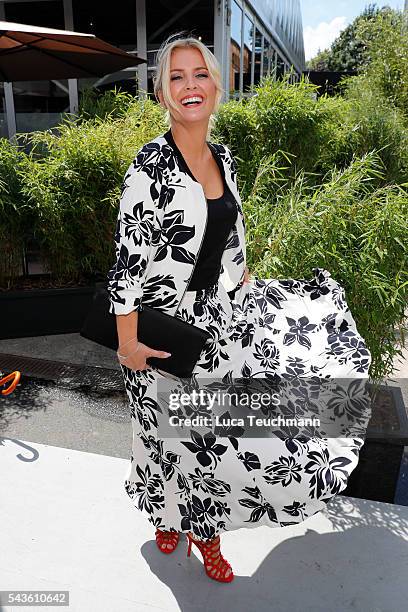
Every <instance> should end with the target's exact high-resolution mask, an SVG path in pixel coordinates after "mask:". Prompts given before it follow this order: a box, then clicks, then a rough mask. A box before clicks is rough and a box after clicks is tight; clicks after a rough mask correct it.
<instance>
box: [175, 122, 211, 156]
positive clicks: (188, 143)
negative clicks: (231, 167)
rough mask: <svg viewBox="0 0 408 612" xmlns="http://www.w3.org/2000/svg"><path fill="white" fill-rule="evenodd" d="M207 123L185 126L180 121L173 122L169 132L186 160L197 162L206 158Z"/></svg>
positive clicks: (207, 150) (207, 151)
mask: <svg viewBox="0 0 408 612" xmlns="http://www.w3.org/2000/svg"><path fill="white" fill-rule="evenodd" d="M207 129H208V125H204V126H203V125H196V126H190V127H188V128H186V127H185V126H184V125H182V124H180V123H173V124H172V126H171V133H172V135H173V139H174V142H175V143H176V145H177V147H178V148H179V149H180V151H181V153H182V155H183V157H184V158H185V159H186V161H191V162H194V163H197V164H199V163H200V162H204V161H205V160H206V159H208V153H209V149H208V145H207Z"/></svg>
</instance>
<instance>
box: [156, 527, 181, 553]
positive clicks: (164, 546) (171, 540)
mask: <svg viewBox="0 0 408 612" xmlns="http://www.w3.org/2000/svg"><path fill="white" fill-rule="evenodd" d="M179 539H180V534H179V532H178V531H161V529H156V544H157V547H158V549H159V550H160V551H161V552H162V553H165V554H166V555H168V554H170V553H172V552H173V551H174V550H176V547H177V544H178V542H179Z"/></svg>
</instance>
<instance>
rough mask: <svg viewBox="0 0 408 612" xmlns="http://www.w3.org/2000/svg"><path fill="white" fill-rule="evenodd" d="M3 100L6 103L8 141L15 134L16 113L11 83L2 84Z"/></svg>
mask: <svg viewBox="0 0 408 612" xmlns="http://www.w3.org/2000/svg"><path fill="white" fill-rule="evenodd" d="M4 99H5V103H6V118H7V129H8V137H9V140H12V139H14V136H15V135H16V132H17V125H16V112H15V108H14V94H13V83H7V82H4Z"/></svg>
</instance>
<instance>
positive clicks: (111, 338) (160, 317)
mask: <svg viewBox="0 0 408 612" xmlns="http://www.w3.org/2000/svg"><path fill="white" fill-rule="evenodd" d="M109 307H110V300H109V292H108V290H107V288H106V286H100V287H97V289H96V291H95V294H94V297H93V304H92V307H91V310H90V311H89V313H88V315H87V317H86V319H85V322H84V323H83V325H82V329H81V331H80V335H81V336H83V337H84V338H87V339H88V340H92V341H93V342H96V343H97V344H101V345H102V346H106V347H108V348H110V349H112V350H114V351H117V350H118V346H119V340H118V334H117V328H116V315H115V314H113V313H111V312H109ZM135 332H136V330H135ZM137 337H138V340H140V342H143V344H146V345H147V346H149V347H150V348H152V349H155V350H159V351H166V352H168V353H171V356H170V357H165V358H164V359H160V358H159V357H148V359H147V360H146V362H147V363H148V364H149V365H150V366H152V367H154V368H157V369H158V370H163V372H168V373H169V374H172V375H174V376H178V377H180V378H188V377H190V376H191V374H192V371H193V370H194V366H195V364H196V363H197V361H198V358H199V356H200V353H201V351H202V350H203V348H204V344H205V343H206V341H207V340H208V339H209V338H210V337H211V336H210V334H209V333H208V332H206V331H204V330H203V329H200V328H199V327H196V326H195V325H190V324H189V323H186V322H185V321H182V320H181V319H178V318H176V317H173V316H172V315H168V314H166V313H164V312H161V311H160V310H157V309H156V308H151V307H150V306H147V305H143V310H141V311H139V312H138V326H137Z"/></svg>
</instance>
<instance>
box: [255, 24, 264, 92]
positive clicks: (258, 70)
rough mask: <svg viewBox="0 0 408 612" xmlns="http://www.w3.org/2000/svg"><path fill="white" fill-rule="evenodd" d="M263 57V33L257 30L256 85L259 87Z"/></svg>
mask: <svg viewBox="0 0 408 612" xmlns="http://www.w3.org/2000/svg"><path fill="white" fill-rule="evenodd" d="M261 57H262V33H261V32H260V31H259V30H258V28H256V29H255V58H254V62H255V66H254V85H258V84H259V81H260V80H261Z"/></svg>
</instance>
